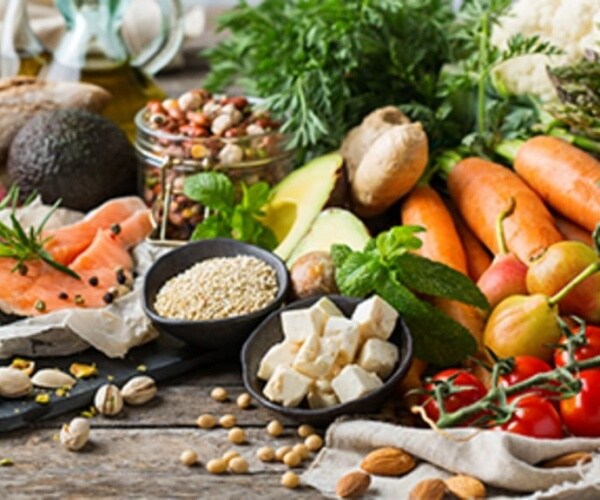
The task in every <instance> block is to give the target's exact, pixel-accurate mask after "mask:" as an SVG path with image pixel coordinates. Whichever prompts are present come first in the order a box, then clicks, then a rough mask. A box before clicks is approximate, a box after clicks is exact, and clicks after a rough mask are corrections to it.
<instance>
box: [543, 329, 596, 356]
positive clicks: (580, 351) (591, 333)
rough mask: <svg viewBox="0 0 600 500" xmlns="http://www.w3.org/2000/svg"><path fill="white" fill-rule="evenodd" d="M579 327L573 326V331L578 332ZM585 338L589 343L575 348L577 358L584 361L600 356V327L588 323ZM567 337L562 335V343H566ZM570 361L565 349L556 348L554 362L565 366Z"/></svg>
mask: <svg viewBox="0 0 600 500" xmlns="http://www.w3.org/2000/svg"><path fill="white" fill-rule="evenodd" d="M578 330H579V327H574V328H573V333H577V331H578ZM585 338H586V339H587V344H586V345H583V346H581V347H578V348H577V349H575V352H574V356H575V360H577V361H582V360H584V359H589V358H593V357H595V356H600V327H599V326H594V325H586V327H585ZM565 342H566V338H565V337H562V338H561V339H560V343H561V344H564V343H565ZM568 362H569V354H568V353H567V351H566V350H565V349H556V351H555V352H554V364H555V365H556V366H565V365H566V364H567V363H568Z"/></svg>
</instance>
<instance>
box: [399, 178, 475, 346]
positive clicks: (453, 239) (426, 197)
mask: <svg viewBox="0 0 600 500" xmlns="http://www.w3.org/2000/svg"><path fill="white" fill-rule="evenodd" d="M401 217H402V223H403V224H407V225H414V226H423V227H424V228H425V232H423V233H418V234H417V236H418V237H419V238H420V239H421V241H422V242H423V246H422V247H421V248H420V249H419V250H418V251H417V253H418V254H419V255H421V256H423V257H427V258H428V259H431V260H434V261H436V262H441V263H442V264H446V265H447V266H449V267H451V268H452V269H454V270H456V271H459V272H461V273H463V274H465V275H468V268H467V258H466V256H465V250H464V248H463V245H462V242H461V240H460V237H459V236H458V232H457V231H456V227H455V225H454V221H453V220H452V215H451V214H450V211H449V210H448V208H447V207H446V205H445V203H444V201H443V200H442V198H441V197H440V195H439V194H437V192H436V191H435V190H434V189H433V188H431V187H429V186H425V185H419V186H417V187H415V188H414V189H413V190H412V191H411V192H410V194H409V195H408V197H407V198H406V200H405V201H404V203H403V204H402V207H401ZM433 304H434V305H435V306H436V307H437V308H439V309H441V310H442V311H444V312H445V313H446V314H447V315H448V316H450V317H451V318H452V319H454V320H455V321H457V322H458V323H460V324H461V325H462V326H464V327H465V328H466V329H467V330H469V332H471V335H473V337H475V339H476V340H477V343H478V344H479V345H481V335H482V332H483V315H482V314H481V312H480V311H479V310H478V309H476V308H475V307H473V306H469V305H467V304H463V303H462V302H456V301H452V300H448V299H443V298H434V299H433Z"/></svg>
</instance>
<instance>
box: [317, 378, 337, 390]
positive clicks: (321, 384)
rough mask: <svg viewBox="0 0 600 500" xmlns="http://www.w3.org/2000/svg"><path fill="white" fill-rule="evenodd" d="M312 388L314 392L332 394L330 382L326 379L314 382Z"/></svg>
mask: <svg viewBox="0 0 600 500" xmlns="http://www.w3.org/2000/svg"><path fill="white" fill-rule="evenodd" d="M313 386H314V390H315V391H318V392H333V387H332V386H331V380H327V379H326V378H322V379H319V380H315V382H314V384H313Z"/></svg>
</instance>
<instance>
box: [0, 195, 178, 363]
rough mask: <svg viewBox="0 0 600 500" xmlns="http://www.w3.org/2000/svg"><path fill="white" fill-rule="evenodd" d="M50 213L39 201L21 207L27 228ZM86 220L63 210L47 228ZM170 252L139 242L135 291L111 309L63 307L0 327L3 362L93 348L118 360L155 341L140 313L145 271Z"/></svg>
mask: <svg viewBox="0 0 600 500" xmlns="http://www.w3.org/2000/svg"><path fill="white" fill-rule="evenodd" d="M47 212H48V207H47V206H44V205H43V204H42V203H41V202H40V201H39V200H36V201H34V202H33V203H32V204H31V205H29V206H27V207H25V208H23V209H19V212H18V218H19V220H20V221H21V223H22V224H23V225H24V226H25V227H28V226H30V225H38V224H39V223H40V221H41V219H42V218H43V217H44V216H45V215H46V214H47ZM7 217H8V210H3V211H0V220H2V221H4V222H6V220H7ZM82 217H83V215H82V214H80V213H78V212H74V211H71V210H65V209H59V210H57V211H56V212H55V214H54V215H53V217H52V218H51V220H50V221H49V222H48V224H47V225H46V228H47V229H53V228H56V227H60V226H63V225H66V224H70V223H73V222H75V221H77V220H79V219H80V218H82ZM166 251H167V250H166V249H162V248H157V247H154V246H152V245H150V244H149V243H145V242H144V243H141V244H139V245H138V246H137V247H136V248H135V249H134V251H133V256H134V260H135V263H136V271H137V272H138V277H137V278H136V280H135V282H134V286H133V291H132V292H130V293H128V294H127V295H125V296H123V297H121V298H119V299H117V300H116V301H115V302H114V303H113V304H111V305H109V306H107V307H104V308H101V309H91V308H90V309H65V310H61V311H55V312H52V313H49V314H45V315H42V316H37V317H33V318H28V319H23V320H20V321H17V322H15V323H11V324H8V325H5V326H2V327H0V358H8V357H11V356H14V355H21V356H27V357H36V356H67V355H70V354H74V353H77V352H81V351H83V350H85V349H87V348H89V347H90V346H92V347H94V348H96V349H98V350H99V351H101V352H103V353H104V354H106V355H107V356H108V357H111V358H118V357H123V356H125V354H127V352H128V351H129V349H131V348H132V347H135V346H138V345H141V344H143V343H145V342H148V341H150V340H152V339H154V338H156V336H157V335H158V333H157V332H156V330H154V329H153V328H152V326H151V324H150V322H149V320H148V319H147V318H146V315H145V314H144V311H143V310H142V306H141V293H142V286H143V277H144V274H145V272H146V270H147V269H148V268H149V267H150V265H151V264H152V262H154V260H156V259H157V258H158V257H159V256H160V255H162V254H163V253H165V252H166ZM0 286H2V285H1V283H0Z"/></svg>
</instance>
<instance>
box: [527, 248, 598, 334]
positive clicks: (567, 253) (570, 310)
mask: <svg viewBox="0 0 600 500" xmlns="http://www.w3.org/2000/svg"><path fill="white" fill-rule="evenodd" d="M599 260H600V259H599V257H598V255H597V254H596V252H595V251H594V250H593V249H592V248H591V247H589V246H588V245H586V244H585V243H581V242H579V241H561V242H558V243H554V244H553V245H550V246H549V247H548V249H547V250H546V252H544V253H543V254H542V255H541V256H540V257H539V258H538V259H536V260H534V261H533V262H532V263H531V265H530V267H529V270H528V272H527V289H528V291H529V293H542V294H545V295H548V296H550V295H554V294H555V293H557V292H558V291H559V290H560V289H561V288H563V287H564V286H565V285H566V284H567V283H568V282H569V281H571V280H572V279H573V278H574V277H575V276H577V274H579V273H580V272H581V271H582V270H583V269H585V268H586V267H587V266H589V265H590V264H593V263H595V262H598V261H599ZM558 305H559V307H560V311H561V313H563V314H574V315H576V316H579V317H580V318H582V319H584V320H586V321H588V322H590V323H600V274H599V273H596V274H594V275H593V276H590V277H589V278H587V279H586V280H584V281H582V282H581V283H580V284H579V285H577V286H576V287H575V288H574V289H573V290H572V291H571V292H569V293H568V294H567V295H565V296H564V298H562V299H561V301H560V302H559V304H558Z"/></svg>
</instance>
